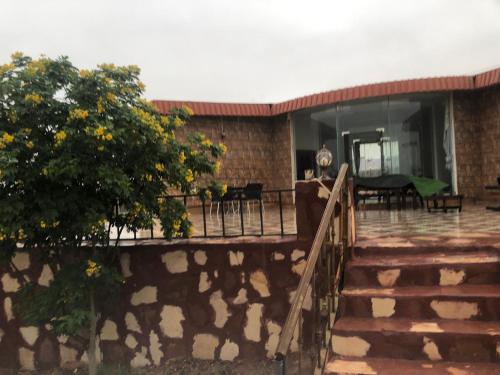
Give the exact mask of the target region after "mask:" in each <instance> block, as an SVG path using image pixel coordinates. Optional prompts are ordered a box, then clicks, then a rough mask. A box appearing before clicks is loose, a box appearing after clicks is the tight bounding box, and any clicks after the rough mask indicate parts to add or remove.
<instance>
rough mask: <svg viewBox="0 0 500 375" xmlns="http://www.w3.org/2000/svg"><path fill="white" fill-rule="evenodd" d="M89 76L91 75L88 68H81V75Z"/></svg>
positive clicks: (83, 76)
mask: <svg viewBox="0 0 500 375" xmlns="http://www.w3.org/2000/svg"><path fill="white" fill-rule="evenodd" d="M88 76H90V71H88V70H87V69H81V70H80V77H82V78H87V77H88Z"/></svg>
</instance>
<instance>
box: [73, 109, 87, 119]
mask: <svg viewBox="0 0 500 375" xmlns="http://www.w3.org/2000/svg"><path fill="white" fill-rule="evenodd" d="M87 117H89V112H88V111H86V110H84V109H79V108H75V109H72V110H71V111H70V112H69V117H68V120H69V121H71V120H85V119H86V118H87Z"/></svg>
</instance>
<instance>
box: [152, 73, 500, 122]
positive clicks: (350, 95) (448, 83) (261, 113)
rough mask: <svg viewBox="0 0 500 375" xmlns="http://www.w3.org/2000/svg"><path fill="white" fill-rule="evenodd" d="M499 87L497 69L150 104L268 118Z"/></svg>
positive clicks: (164, 109)
mask: <svg viewBox="0 0 500 375" xmlns="http://www.w3.org/2000/svg"><path fill="white" fill-rule="evenodd" d="M496 84H500V68H497V69H494V70H490V71H487V72H484V73H481V74H477V75H472V76H454V77H435V78H421V79H409V80H404V81H392V82H383V83H373V84H368V85H362V86H354V87H349V88H344V89H339V90H333V91H327V92H322V93H319V94H312V95H307V96H303V97H300V98H296V99H292V100H287V101H284V102H281V103H276V104H243V103H210V102H193V101H181V100H153V102H154V103H155V104H156V106H157V107H158V109H159V110H160V111H161V112H163V113H168V112H169V111H170V109H172V108H174V107H181V106H182V105H187V106H189V107H191V109H193V111H194V113H195V115H198V116H241V117H268V116H274V115H279V114H283V113H287V112H292V111H296V110H299V109H304V108H310V107H316V106H321V105H325V104H333V103H339V102H345V101H349V100H356V99H367V98H373V97H377V96H387V95H397V94H409V93H417V92H437V91H454V90H474V89H479V88H483V87H487V86H492V85H496Z"/></svg>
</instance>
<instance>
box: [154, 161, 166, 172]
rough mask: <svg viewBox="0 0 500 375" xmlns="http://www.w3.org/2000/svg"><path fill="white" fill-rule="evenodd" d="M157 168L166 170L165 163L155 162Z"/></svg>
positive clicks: (160, 170) (162, 170)
mask: <svg viewBox="0 0 500 375" xmlns="http://www.w3.org/2000/svg"><path fill="white" fill-rule="evenodd" d="M155 169H156V170H157V171H158V172H164V171H165V166H164V165H163V163H156V164H155Z"/></svg>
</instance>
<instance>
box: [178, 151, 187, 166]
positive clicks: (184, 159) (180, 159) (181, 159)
mask: <svg viewBox="0 0 500 375" xmlns="http://www.w3.org/2000/svg"><path fill="white" fill-rule="evenodd" d="M185 161H186V155H185V154H184V151H181V152H180V153H179V163H181V164H184V162H185Z"/></svg>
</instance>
